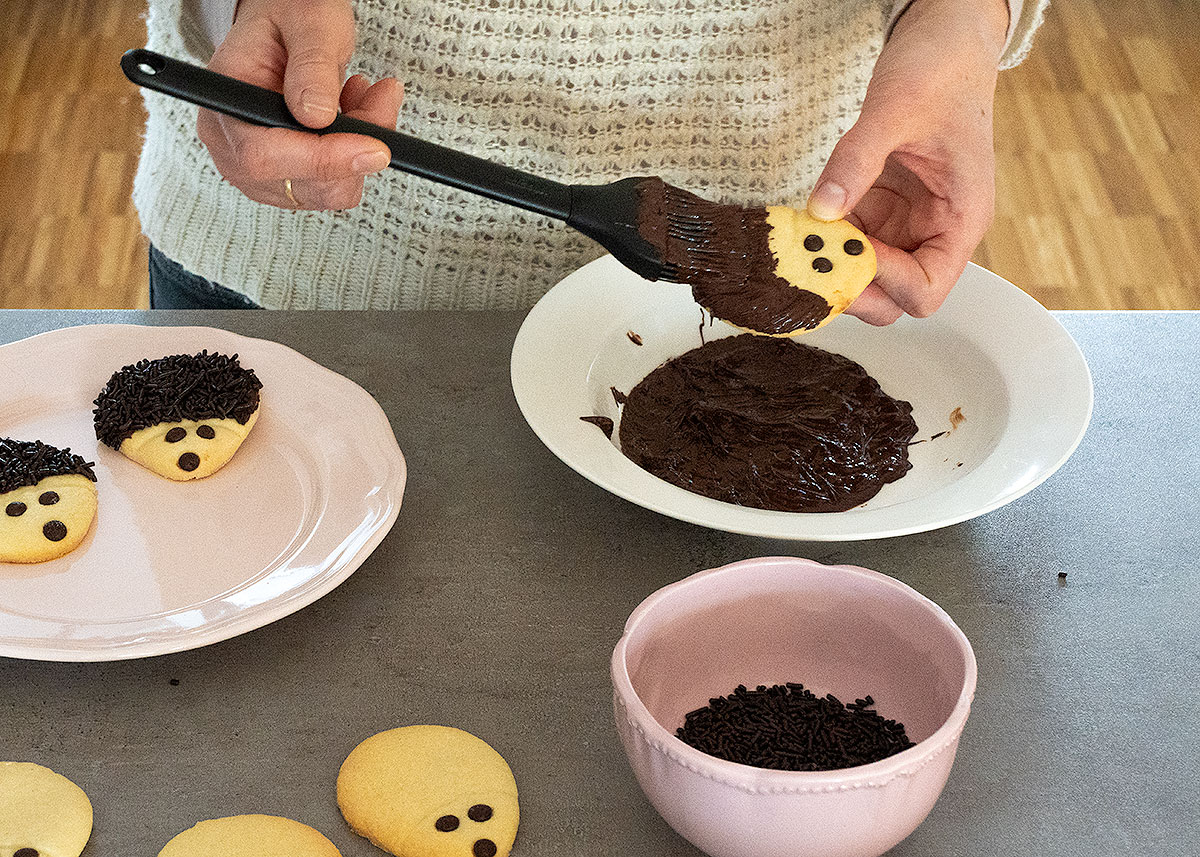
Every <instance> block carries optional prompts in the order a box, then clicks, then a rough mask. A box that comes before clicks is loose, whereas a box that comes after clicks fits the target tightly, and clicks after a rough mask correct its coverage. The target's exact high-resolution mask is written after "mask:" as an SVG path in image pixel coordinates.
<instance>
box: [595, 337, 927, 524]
mask: <svg viewBox="0 0 1200 857" xmlns="http://www.w3.org/2000/svg"><path fill="white" fill-rule="evenodd" d="M916 431H917V425H916V423H915V422H914V421H913V418H912V406H911V405H910V404H909V403H908V402H904V401H900V400H897V399H893V398H892V397H891V396H889V395H887V394H886V393H885V392H884V391H883V390H882V389H880V387H879V384H878V382H876V381H875V379H874V378H872V377H871V376H870V375H868V374H867V372H866V370H864V369H863V368H862V367H861V366H859V365H858V364H857V363H855V362H854V361H852V360H849V359H848V358H846V357H842V356H841V355H838V354H832V353H830V352H828V351H823V350H821V349H819V348H813V347H812V346H808V345H800V344H799V343H796V342H792V341H790V340H785V339H768V338H766V337H762V336H754V335H753V334H743V335H741V336H730V337H725V338H723V339H717V340H715V341H713V342H710V343H708V345H703V346H701V347H699V348H694V349H692V350H691V351H688V352H687V353H685V354H683V355H681V356H679V357H676V358H674V359H673V360H669V361H667V362H666V363H665V364H663V365H662V366H660V367H658V368H657V369H655V370H654V371H653V372H651V373H650V374H649V375H647V376H646V377H645V378H643V379H642V380H641V382H639V383H638V385H637V386H636V387H634V388H633V389H632V390H631V391H630V392H629V398H628V401H627V402H626V403H625V406H624V408H622V410H621V431H620V437H619V440H620V446H621V451H622V452H623V453H625V455H626V456H627V457H628V458H629V459H630V460H632V461H633V463H634V464H637V465H638V466H639V467H641V468H643V469H644V470H647V471H649V472H650V473H652V474H654V475H655V476H658V477H659V478H661V479H665V480H666V481H667V482H670V483H671V484H673V485H677V486H679V487H680V488H684V489H686V490H688V491H692V492H694V493H696V494H702V495H704V496H705V497H712V498H713V499H715V500H723V501H725V502H727V503H736V504H738V505H741V506H753V507H755V508H759V509H774V510H778V511H784V512H843V511H845V510H847V509H852V508H854V507H855V506H857V505H858V504H860V503H864V502H866V501H867V500H869V499H870V498H872V497H874V496H875V495H876V494H877V493H878V492H879V490H880V489H881V488H882V487H883V486H884V485H885V484H887V483H889V482H895V481H896V480H897V479H899V478H900V477H902V476H903V475H904V474H905V473H907V472H908V470H909V468H910V467H911V466H912V465H911V464H910V463H909V461H908V443H909V441H910V440H912V437H913V435H914V434H915V433H916Z"/></svg>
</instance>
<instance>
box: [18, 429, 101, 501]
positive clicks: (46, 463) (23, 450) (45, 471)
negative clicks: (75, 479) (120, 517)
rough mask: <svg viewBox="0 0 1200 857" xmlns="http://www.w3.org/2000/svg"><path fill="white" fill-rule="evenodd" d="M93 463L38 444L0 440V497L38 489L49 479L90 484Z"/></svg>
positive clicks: (28, 441)
mask: <svg viewBox="0 0 1200 857" xmlns="http://www.w3.org/2000/svg"><path fill="white" fill-rule="evenodd" d="M94 464H95V462H91V461H84V460H83V458H82V457H80V456H78V455H72V454H71V450H70V449H59V448H58V447H56V446H50V445H48V444H45V443H42V442H41V441H40V440H12V439H11V438H7V437H0V494H7V493H8V492H9V491H15V490H16V489H18V488H23V487H24V486H26V485H37V484H38V483H39V482H41V481H42V480H43V479H45V478H46V477H48V476H73V475H79V476H86V477H87V478H88V479H90V480H92V481H93V482H95V481H96V474H95V473H93V472H92V467H93V466H94Z"/></svg>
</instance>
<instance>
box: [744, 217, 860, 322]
mask: <svg viewBox="0 0 1200 857" xmlns="http://www.w3.org/2000/svg"><path fill="white" fill-rule="evenodd" d="M767 225H768V226H770V227H771V231H770V232H769V233H768V234H767V246H769V247H770V248H771V254H772V255H773V256H774V257H775V259H776V266H775V274H776V275H777V276H778V277H781V278H782V279H784V280H786V281H787V283H788V285H790V286H792V287H794V288H797V289H803V290H805V291H807V292H812V293H813V294H815V295H819V296H820V297H821V298H822V299H823V300H824V301H825V303H827V304H828V305H829V311H828V314H827V315H826V316H825V317H824V318H823V319H821V321H820V323H819V324H816V325H815V326H813V327H812V328H808V329H810V330H815V329H816V328H818V327H824V326H825V325H826V324H828V323H829V322H830V321H832V320H833V318H834V317H835V316H837V315H840V314H841V313H843V312H844V311H845V310H846V308H847V307H849V306H850V304H852V303H854V301H855V299H857V298H858V296H859V295H861V294H862V293H863V290H864V289H866V287H867V286H869V285H870V284H871V280H873V279H875V248H874V247H872V246H871V242H870V241H869V240H868V239H867V236H866V235H864V234H863V233H862V232H861V231H860V230H859V229H858V228H857V227H855V226H854V224H853V223H850V222H849V221H848V220H829V221H826V220H817V219H816V218H815V217H813V216H812V215H810V214H809V213H808V212H807V211H797V210H796V209H794V208H788V207H787V206H785V205H777V206H768V207H767ZM796 332H798V331H792V332H791V333H796ZM781 335H787V334H781Z"/></svg>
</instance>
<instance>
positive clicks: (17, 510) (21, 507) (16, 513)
mask: <svg viewBox="0 0 1200 857" xmlns="http://www.w3.org/2000/svg"><path fill="white" fill-rule="evenodd" d="M27 508H28V507H27V506H26V505H25V504H24V503H9V504H8V505H7V506H5V507H4V514H6V515H8V517H10V518H19V517H21V516H22V515H24V514H25V510H26V509H27ZM14 857H15V855H14Z"/></svg>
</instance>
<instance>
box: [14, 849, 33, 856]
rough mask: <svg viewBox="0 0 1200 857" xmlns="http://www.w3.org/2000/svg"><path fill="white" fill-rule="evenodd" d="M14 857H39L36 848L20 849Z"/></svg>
mask: <svg viewBox="0 0 1200 857" xmlns="http://www.w3.org/2000/svg"><path fill="white" fill-rule="evenodd" d="M13 857H38V850H37V849H36V848H20V849H18V850H16V851H14V852H13Z"/></svg>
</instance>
